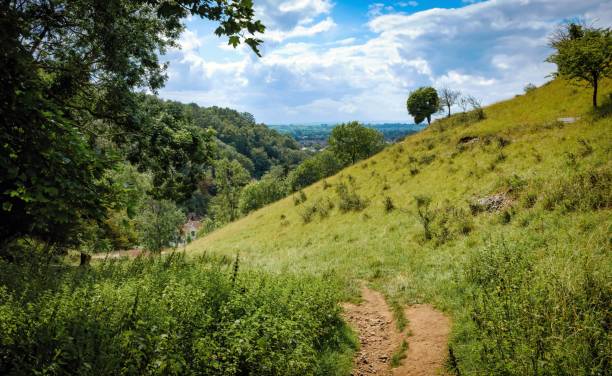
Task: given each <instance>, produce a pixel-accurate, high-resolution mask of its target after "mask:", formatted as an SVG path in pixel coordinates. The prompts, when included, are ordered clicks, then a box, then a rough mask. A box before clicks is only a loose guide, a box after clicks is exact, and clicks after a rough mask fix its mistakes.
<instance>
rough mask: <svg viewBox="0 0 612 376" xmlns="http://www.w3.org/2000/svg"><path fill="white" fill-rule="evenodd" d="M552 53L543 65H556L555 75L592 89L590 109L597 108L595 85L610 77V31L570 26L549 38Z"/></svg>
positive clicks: (611, 46) (611, 64) (611, 45)
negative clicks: (591, 107)
mask: <svg viewBox="0 0 612 376" xmlns="http://www.w3.org/2000/svg"><path fill="white" fill-rule="evenodd" d="M550 45H551V47H553V48H554V49H555V50H556V52H555V53H553V54H552V55H550V56H549V57H548V59H546V61H548V62H551V63H555V64H556V65H557V75H558V76H561V77H565V78H568V79H570V80H575V81H577V82H585V83H586V84H587V85H588V86H590V87H592V88H593V107H597V90H598V86H599V81H600V80H601V79H602V78H604V77H610V75H612V30H611V29H610V28H601V29H599V28H594V27H588V26H584V25H578V24H575V23H570V24H568V25H564V26H562V27H561V28H560V29H559V30H558V31H557V33H556V34H555V35H554V36H553V37H552V38H551V42H550Z"/></svg>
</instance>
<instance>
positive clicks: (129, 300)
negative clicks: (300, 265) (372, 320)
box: [0, 254, 353, 375]
mask: <svg viewBox="0 0 612 376" xmlns="http://www.w3.org/2000/svg"><path fill="white" fill-rule="evenodd" d="M230 262H231V260H227V259H217V260H211V259H208V258H206V257H203V258H200V259H198V260H195V261H189V262H187V260H185V259H184V257H181V256H180V255H177V254H175V255H171V256H169V257H168V258H146V259H145V258H139V259H136V260H134V261H115V262H113V261H108V262H105V263H102V264H100V265H97V266H95V267H92V268H90V269H85V270H73V269H70V268H68V269H65V268H59V269H58V268H53V269H45V268H44V267H42V269H40V270H38V271H37V272H36V273H32V271H31V269H30V272H29V273H28V274H26V273H25V271H24V270H23V269H20V267H18V266H16V265H14V264H4V263H0V269H1V272H0V373H1V374H3V375H22V374H54V375H74V374H80V375H117V374H124V375H160V374H164V375H187V374H188V375H295V374H300V375H329V374H334V373H336V372H337V371H338V367H339V366H344V367H347V366H348V367H350V364H351V362H350V356H349V357H348V358H346V356H345V355H344V359H345V361H344V362H341V361H339V360H340V359H343V354H344V352H346V351H347V350H350V347H352V346H353V342H352V340H351V339H350V338H349V337H347V333H348V332H347V329H346V328H345V326H344V323H343V322H342V320H341V317H340V308H339V306H338V305H337V300H338V298H339V297H338V296H337V295H336V293H335V292H334V290H336V289H334V288H331V287H332V286H333V285H330V283H331V282H330V281H325V280H321V279H317V278H309V277H296V276H290V275H286V276H272V275H265V274H261V273H254V272H242V271H239V268H238V265H237V264H236V262H237V261H234V267H233V268H230V267H229V265H228V264H229V263H230ZM26 275H27V277H26ZM342 371H343V372H346V371H347V370H346V369H343V370H342Z"/></svg>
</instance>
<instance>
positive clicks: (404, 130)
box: [268, 123, 425, 146]
mask: <svg viewBox="0 0 612 376" xmlns="http://www.w3.org/2000/svg"><path fill="white" fill-rule="evenodd" d="M336 125H337V124H335V123H320V124H319V123H316V124H270V125H268V127H270V128H272V129H274V130H276V131H278V132H280V133H283V134H288V135H291V136H292V137H293V138H295V139H296V140H297V141H298V142H299V143H300V144H301V145H302V146H311V145H316V144H319V145H326V144H327V138H328V137H329V135H330V133H331V131H332V129H334V127H335V126H336ZM366 126H367V127H369V128H373V129H376V130H378V131H380V132H382V134H383V135H384V137H385V140H386V141H396V140H398V139H401V138H402V137H405V136H406V135H409V134H412V133H415V132H418V131H420V130H422V129H423V128H424V127H425V126H424V125H417V124H410V123H375V124H366Z"/></svg>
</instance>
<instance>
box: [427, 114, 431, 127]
mask: <svg viewBox="0 0 612 376" xmlns="http://www.w3.org/2000/svg"><path fill="white" fill-rule="evenodd" d="M427 125H431V115H427Z"/></svg>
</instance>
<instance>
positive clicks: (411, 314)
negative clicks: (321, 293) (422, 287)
mask: <svg viewBox="0 0 612 376" xmlns="http://www.w3.org/2000/svg"><path fill="white" fill-rule="evenodd" d="M361 296H362V299H363V301H362V302H361V304H351V303H346V304H344V305H343V308H344V311H345V317H346V319H347V321H348V322H349V323H350V324H351V326H353V328H355V330H356V331H357V333H358V334H359V342H360V344H361V347H360V350H359V353H358V354H357V356H356V358H355V365H354V371H353V375H355V376H366V375H388V376H416V375H419V376H425V375H440V374H441V367H442V366H443V363H444V359H445V357H446V344H447V341H448V333H449V328H450V323H449V320H448V318H446V316H444V315H443V314H442V313H440V312H438V311H436V310H434V309H433V307H431V306H429V305H415V306H412V307H409V308H407V309H406V315H407V318H408V320H409V324H408V328H407V329H406V330H405V331H404V332H403V333H400V332H399V331H398V330H397V326H396V324H395V321H394V319H393V314H392V313H391V310H390V308H389V306H388V305H387V302H386V301H385V298H384V297H383V295H382V294H380V293H379V292H377V291H374V290H371V289H369V288H367V287H363V288H362V292H361ZM408 333H410V334H411V335H410V336H407V334H408ZM402 340H406V341H407V342H408V351H407V354H406V355H407V357H406V359H404V360H403V361H402V363H401V365H400V366H399V367H398V368H391V357H392V356H393V354H394V353H395V352H396V351H397V350H398V348H399V347H400V345H401V343H402Z"/></svg>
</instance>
